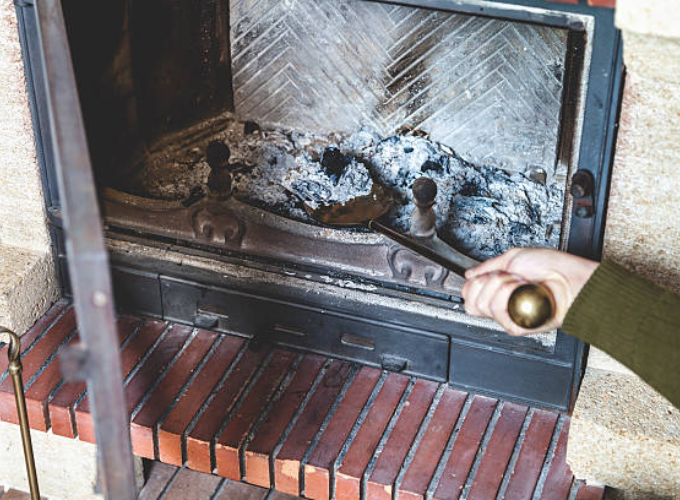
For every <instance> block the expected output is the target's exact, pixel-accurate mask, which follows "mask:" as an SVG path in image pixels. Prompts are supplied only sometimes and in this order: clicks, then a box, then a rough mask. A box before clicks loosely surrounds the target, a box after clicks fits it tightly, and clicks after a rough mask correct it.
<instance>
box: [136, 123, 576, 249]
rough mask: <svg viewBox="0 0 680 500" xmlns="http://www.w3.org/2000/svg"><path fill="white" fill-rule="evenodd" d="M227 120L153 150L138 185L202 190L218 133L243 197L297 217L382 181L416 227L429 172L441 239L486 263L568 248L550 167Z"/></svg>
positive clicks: (164, 190) (151, 193) (425, 143)
mask: <svg viewBox="0 0 680 500" xmlns="http://www.w3.org/2000/svg"><path fill="white" fill-rule="evenodd" d="M226 123H227V124H226V125H225V126H223V127H221V129H220V130H219V131H217V132H213V131H210V133H209V134H206V133H203V134H199V135H200V136H201V139H200V141H196V142H193V143H192V144H191V146H188V147H180V148H165V149H162V150H160V151H159V152H157V153H154V154H152V155H151V156H150V157H147V158H146V161H145V166H144V168H143V169H142V170H141V171H139V172H138V174H137V175H136V176H135V178H134V179H132V183H131V184H130V185H129V187H130V189H128V190H129V191H131V192H133V193H134V194H137V195H141V196H146V197H150V198H157V199H164V200H183V199H187V198H191V197H193V198H196V197H200V195H201V192H205V190H206V184H207V180H208V176H209V173H210V167H209V166H208V164H207V161H206V159H205V150H206V146H207V145H208V143H209V142H210V141H215V140H218V141H222V142H223V143H224V144H226V145H227V146H228V147H229V149H230V152H231V156H230V159H229V163H230V168H231V170H232V173H233V177H234V181H233V189H234V195H235V196H236V197H237V198H238V199H240V200H242V201H244V202H247V203H249V204H251V205H254V206H257V207H260V208H264V209H266V210H268V211H270V212H273V213H276V214H279V215H282V216H285V217H288V218H291V219H294V220H297V221H301V222H305V223H310V224H315V222H314V221H313V220H311V219H310V218H309V216H308V215H307V214H306V212H305V210H304V205H303V202H304V201H306V202H311V203H312V204H324V203H335V202H343V201H346V200H347V199H350V198H353V197H355V196H360V195H364V194H367V193H368V192H370V190H371V186H372V184H373V183H374V182H377V183H379V184H381V185H383V186H385V187H386V188H387V189H388V190H389V191H390V192H391V193H392V195H393V196H394V198H395V201H396V203H395V204H394V207H393V208H392V210H391V211H390V213H388V214H387V215H386V217H385V222H386V223H387V224H388V225H389V226H391V227H393V228H394V229H396V230H398V231H401V232H404V233H407V232H408V230H409V225H410V216H411V212H412V211H413V209H414V208H415V206H414V204H413V202H412V197H411V191H410V190H411V186H412V185H413V182H414V181H415V180H416V179H417V178H418V177H421V176H426V177H429V178H431V179H433V180H434V181H435V182H436V183H437V186H438V188H439V192H438V195H437V200H436V202H437V204H436V206H435V210H436V212H437V227H438V231H439V235H440V237H441V238H442V239H444V240H445V241H447V242H448V243H450V244H451V245H452V246H454V247H456V248H457V249H459V250H461V251H462V252H464V253H466V254H467V255H469V256H470V257H473V258H476V259H479V260H485V259H488V258H490V257H493V256H496V255H499V254H501V253H503V252H504V251H506V250H508V249H510V248H512V247H516V246H519V247H530V246H534V247H552V248H556V247H558V245H559V241H560V231H561V226H562V211H563V206H564V196H565V193H564V190H565V186H564V183H563V182H560V180H559V179H557V178H549V177H547V176H546V175H545V173H542V174H540V173H539V175H536V172H535V171H534V172H533V173H532V174H529V173H526V174H521V173H508V172H506V171H504V170H501V169H497V168H492V167H489V166H477V165H473V164H471V163H469V162H467V161H465V160H463V159H462V158H460V157H459V156H458V155H457V154H456V153H455V151H453V150H451V149H450V148H448V147H446V146H444V145H441V144H439V143H435V142H433V141H430V140H429V139H427V138H426V137H421V136H419V135H411V134H406V135H397V136H393V137H388V138H381V137H379V136H378V135H377V134H376V133H374V132H372V131H370V130H366V129H364V130H361V131H359V132H357V133H354V134H352V135H350V136H342V135H339V134H331V135H329V136H323V137H321V136H314V135H311V134H307V133H299V132H293V131H285V130H280V129H279V130H264V129H260V128H259V127H258V126H257V125H255V124H252V123H245V124H244V123H243V122H239V121H237V120H229V121H227V122H226ZM213 130H214V129H213ZM194 137H195V136H194ZM199 142H200V144H199ZM550 168H551V166H543V169H544V170H549V169H550ZM539 172H540V171H539ZM132 186H134V189H133V188H132Z"/></svg>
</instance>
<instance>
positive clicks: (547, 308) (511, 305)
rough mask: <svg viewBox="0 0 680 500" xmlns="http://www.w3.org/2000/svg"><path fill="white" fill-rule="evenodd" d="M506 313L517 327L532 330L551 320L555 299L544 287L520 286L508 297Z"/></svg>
mask: <svg viewBox="0 0 680 500" xmlns="http://www.w3.org/2000/svg"><path fill="white" fill-rule="evenodd" d="M508 313H509V314H510V318H512V321H513V322H514V323H515V324H516V325H517V326H520V327H522V328H526V329H528V330H533V329H535V328H539V327H541V326H543V325H545V324H546V323H547V322H548V321H550V320H551V319H552V317H553V315H554V314H555V298H554V297H553V295H552V293H551V292H550V290H549V289H548V288H547V287H546V286H545V285H538V284H529V285H522V286H520V287H518V288H517V289H516V290H515V291H514V292H513V293H512V295H511V296H510V300H509V301H508Z"/></svg>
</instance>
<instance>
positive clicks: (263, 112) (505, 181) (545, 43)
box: [62, 0, 618, 409]
mask: <svg viewBox="0 0 680 500" xmlns="http://www.w3.org/2000/svg"><path fill="white" fill-rule="evenodd" d="M539 3H541V5H540V6H538V7H536V6H535V5H533V4H532V5H526V6H524V5H522V6H519V7H517V6H513V5H512V2H510V3H509V4H507V5H506V4H504V3H499V2H497V3H493V4H492V3H489V2H477V1H470V2H456V5H453V3H451V2H437V3H436V5H430V4H431V2H420V1H417V0H413V1H409V2H387V1H385V2H382V1H367V0H342V1H331V0H323V1H311V0H261V1H256V2H251V1H239V0H210V1H206V2H201V3H200V5H198V4H196V3H195V2H190V1H188V0H148V1H145V2H128V1H122V0H121V1H112V2H106V5H90V4H88V3H84V2H79V1H76V0H63V2H62V7H63V12H64V19H65V23H66V28H67V35H68V43H69V47H70V51H71V56H72V60H73V65H74V70H75V74H76V80H77V85H78V92H79V97H80V101H81V106H82V111H83V116H84V122H85V132H86V134H87V139H88V146H89V150H90V151H89V153H90V156H91V159H92V165H93V169H94V173H95V181H96V184H97V188H98V193H99V199H100V203H101V207H102V212H103V216H104V220H105V224H106V230H107V233H106V237H107V243H108V246H109V250H110V252H111V258H112V262H113V275H114V281H115V285H116V295H117V299H116V301H117V305H118V306H119V307H120V308H122V309H124V310H126V311H131V312H139V313H143V314H146V315H150V316H155V317H162V318H165V319H170V320H173V321H179V322H184V323H191V324H194V325H196V326H200V327H206V328H211V329H214V330H217V331H223V332H230V333H236V334H239V335H245V336H249V337H253V338H255V340H258V341H259V340H261V341H262V342H273V343H276V344H280V345H286V346H293V347H296V348H301V349H305V350H310V351H315V352H322V353H324V354H329V355H332V356H335V357H340V358H345V359H350V360H354V361H360V362H362V363H365V364H369V365H373V366H379V367H382V368H384V369H387V370H391V371H399V372H402V373H406V374H416V375H421V376H425V377H428V378H432V379H435V380H442V381H449V382H450V383H452V384H454V385H458V386H461V387H465V388H468V389H472V390H476V391H478V392H487V393H492V394H494V395H501V396H503V397H507V398H514V399H519V400H523V401H531V402H532V403H538V404H541V405H544V406H550V407H555V408H562V409H565V408H568V406H569V404H570V402H571V401H572V400H573V393H574V390H575V382H576V381H577V380H578V377H579V372H580V366H581V356H582V354H583V346H582V345H581V344H580V343H579V342H577V341H575V340H574V339H571V338H568V337H567V336H566V335H564V334H563V333H562V332H553V333H550V334H545V335H536V336H531V337H526V338H513V337H510V336H508V335H506V334H505V333H504V332H503V331H502V330H501V329H500V327H498V326H497V325H496V324H494V323H492V322H490V321H486V320H479V319H475V318H471V317H469V316H467V315H466V314H465V312H464V307H463V304H462V300H461V298H460V289H461V287H462V284H463V283H464V279H463V278H462V277H460V276H458V275H456V274H455V273H452V272H449V271H447V270H445V269H443V268H441V267H440V266H438V265H436V264H433V263H432V262H430V261H428V260H426V259H424V258H422V257H420V256H418V255H415V254H413V253H412V252H410V251H409V250H407V249H405V248H403V247H400V246H399V245H397V244H395V243H393V242H391V241H388V240H386V239H385V238H383V237H382V236H380V235H377V234H375V233H373V232H371V231H366V230H354V229H332V228H329V227H326V226H323V225H320V224H318V223H316V222H315V221H314V220H312V219H311V218H310V216H309V215H308V213H307V211H306V209H305V205H310V206H320V205H324V204H329V203H335V202H339V203H342V202H344V201H347V200H348V199H351V198H352V197H354V196H357V195H366V194H368V193H370V192H371V189H372V187H373V186H374V185H379V186H382V187H384V188H385V189H386V190H387V191H388V192H389V194H390V195H391V197H392V198H393V199H394V204H393V206H392V208H391V210H390V212H389V213H388V214H387V215H386V216H385V217H384V219H383V222H385V223H386V224H387V225H389V226H390V227H391V228H393V229H395V230H397V231H398V232H400V233H402V234H409V230H410V226H411V222H412V213H413V211H414V208H415V204H414V200H413V195H412V193H411V189H412V187H413V184H414V182H415V181H416V180H417V179H419V178H422V177H425V178H428V179H431V180H433V181H434V182H435V183H436V185H437V188H438V191H437V196H436V200H435V201H436V204H435V213H436V221H437V222H436V228H437V233H438V236H439V237H440V238H441V239H442V240H443V241H444V242H445V243H446V244H448V245H449V246H450V247H452V248H454V249H456V250H458V251H460V252H462V253H463V254H465V255H466V256H468V257H470V258H472V259H475V260H477V261H483V260H486V259H488V258H491V257H493V256H496V255H499V254H501V253H503V252H504V251H506V250H507V249H509V248H512V247H515V246H540V247H550V248H558V249H563V250H571V251H576V252H578V253H581V254H586V253H588V252H597V251H598V250H597V248H598V247H599V245H600V243H599V241H600V237H599V236H598V235H597V234H595V233H596V232H597V231H598V229H597V227H600V226H599V224H601V217H602V214H601V213H600V211H601V210H603V209H604V206H605V200H604V199H599V200H598V201H597V202H596V203H591V204H590V205H588V204H587V198H588V196H585V197H583V196H580V195H579V197H578V199H577V200H575V199H574V198H573V197H572V195H571V191H570V188H571V183H572V181H571V179H572V175H573V174H574V173H575V172H576V171H577V170H583V169H582V168H581V167H582V166H583V165H582V163H581V161H583V158H582V157H583V155H581V146H582V144H581V143H582V140H581V139H582V136H583V134H584V129H586V128H587V126H590V125H588V123H589V121H588V120H589V118H588V114H587V112H586V108H587V106H586V99H587V97H588V95H589V92H590V89H591V87H592V81H591V74H592V67H593V65H594V64H605V65H606V62H607V61H611V60H615V59H616V58H617V57H618V56H617V53H616V51H615V50H613V49H612V50H611V54H606V55H603V54H599V53H598V54H595V55H594V53H593V50H594V47H595V39H594V33H595V26H596V23H595V17H593V16H589V15H587V14H585V13H583V12H581V10H582V9H580V8H579V7H573V8H572V7H571V6H562V5H557V4H547V3H544V2H539ZM468 4H469V5H468ZM598 15H599V14H598ZM597 26H598V28H599V27H600V26H604V27H606V25H604V24H602V25H600V24H597ZM604 27H603V29H605V28H604ZM607 29H608V28H607ZM612 30H613V28H612ZM607 36H610V37H611V38H612V40H615V38H616V37H615V35H614V34H613V31H612V33H610V34H609V35H607ZM601 43H602V42H601ZM616 43H617V42H612V47H614V48H615V47H617V45H616ZM596 56H597V57H596ZM603 59H604V60H605V61H604V62H602V60H603ZM610 64H612V63H611V62H610ZM597 75H600V74H599V73H598V74H597ZM608 85H609V86H611V85H612V84H611V83H608ZM611 97H612V96H611V95H610V96H609V99H610V100H611ZM591 121H592V120H591ZM605 122H606V119H604V118H603V119H602V124H604V123H605ZM603 130H604V125H603ZM603 134H604V135H603V136H595V139H593V140H598V141H601V143H602V145H603V146H604V147H605V148H606V147H609V146H608V144H609V145H610V144H611V137H607V136H606V134H605V133H604V132H603ZM589 140H590V139H589ZM607 141H609V142H607ZM598 144H599V143H598ZM598 147H599V146H598ZM591 168H597V169H604V170H605V172H608V170H607V169H608V168H609V167H608V165H605V164H604V163H602V164H600V165H592V166H591ZM594 173H595V176H594V178H591V177H588V176H587V175H586V178H587V179H586V180H587V181H589V182H595V183H596V185H593V186H590V185H589V186H586V187H587V188H592V189H590V190H587V191H588V193H589V196H590V195H591V194H593V192H594V191H595V190H599V189H601V183H602V182H604V185H606V181H607V179H608V173H605V174H603V175H601V174H600V170H595V172H594ZM597 183H600V184H597ZM598 192H600V191H598ZM582 198H583V199H582ZM591 201H592V200H591ZM575 205H578V207H579V208H584V210H586V212H581V215H580V216H579V217H575V216H572V213H574V212H575V210H574V206H575ZM586 205H587V206H586ZM593 235H594V236H593ZM367 346H368V347H367ZM548 376H549V378H550V382H549V383H545V378H546V377H548Z"/></svg>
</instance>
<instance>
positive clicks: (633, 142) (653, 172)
mask: <svg viewBox="0 0 680 500" xmlns="http://www.w3.org/2000/svg"><path fill="white" fill-rule="evenodd" d="M677 7H678V6H677V5H675V2H674V0H650V1H646V2H640V1H639V0H618V4H617V11H616V20H617V25H618V26H619V27H620V28H621V29H622V30H623V37H624V59H625V64H626V68H627V78H626V86H625V91H624V99H623V107H622V113H621V122H620V128H619V137H618V145H617V152H616V159H615V164H614V171H613V178H612V186H611V196H610V202H609V212H608V220H607V229H606V235H605V249H604V254H605V257H606V258H609V259H613V260H615V261H617V262H619V263H620V264H622V265H624V266H625V267H627V268H628V269H630V270H632V271H634V272H636V273H638V274H640V275H642V276H645V277H647V278H648V279H650V280H652V281H654V282H656V283H658V284H659V285H661V286H664V287H666V288H668V289H670V290H673V291H675V292H680V245H678V241H680V222H679V221H680V218H679V217H678V216H677V214H680V189H679V186H680V184H679V181H678V167H679V166H680V141H679V140H678V138H679V137H680V10H679V9H678V8H677ZM568 462H569V463H570V465H571V466H572V468H573V470H574V471H575V472H576V473H577V474H578V475H579V477H585V478H588V479H593V480H597V481H600V482H603V483H606V484H607V485H610V486H612V487H616V488H621V489H625V490H627V491H629V492H631V493H635V492H638V493H640V492H652V493H656V494H663V495H670V496H672V497H673V498H677V497H680V474H678V471H679V470H680V411H679V410H678V409H676V408H673V407H672V405H670V403H668V401H666V400H665V399H664V398H663V397H661V396H660V395H658V394H657V393H656V392H655V391H654V390H653V389H651V388H650V387H649V386H648V385H647V384H646V383H644V382H643V381H642V380H640V378H639V377H637V376H636V375H635V374H633V373H632V372H631V371H629V370H628V369H626V368H625V367H623V366H621V365H620V364H618V363H617V362H615V361H614V360H612V359H611V358H610V357H609V356H607V355H606V354H604V353H602V352H601V351H598V350H596V349H592V350H591V355H590V358H589V361H588V369H587V372H586V376H585V378H584V379H583V384H582V387H581V391H580V394H579V398H578V401H577V404H576V408H575V410H574V413H573V420H572V432H571V435H570V442H569V455H568Z"/></svg>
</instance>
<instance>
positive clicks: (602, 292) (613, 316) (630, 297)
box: [563, 261, 680, 408]
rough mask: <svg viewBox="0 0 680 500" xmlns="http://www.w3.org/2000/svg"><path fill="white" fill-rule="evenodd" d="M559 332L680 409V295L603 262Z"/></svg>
mask: <svg viewBox="0 0 680 500" xmlns="http://www.w3.org/2000/svg"><path fill="white" fill-rule="evenodd" d="M563 329H564V331H565V332H567V333H568V334H570V335H572V336H574V337H578V338H580V339H581V340H584V341H585V342H588V343H590V344H592V345H594V346H596V347H598V348H600V349H602V350H603V351H605V352H606V353H608V354H609V355H610V356H612V357H613V358H615V359H617V360H618V361H620V362H621V363H623V364H624V365H626V366H628V367H629V368H630V369H631V370H633V371H634V372H635V373H637V374H638V375H639V376H640V377H641V378H642V379H643V380H645V381H646V382H647V383H648V384H649V385H651V386H652V387H654V388H655V389H656V390H657V391H659V392H660V393H661V394H662V395H664V396H665V397H666V398H667V399H668V400H669V401H670V402H671V403H673V404H674V405H675V406H676V407H679V408H680V296H678V295H675V294H673V293H671V292H669V291H666V290H664V289H663V288H660V287H658V286H656V285H653V284H652V283H649V282H648V281H645V280H643V279H641V278H639V277H637V276H635V275H633V274H631V273H630V272H628V271H626V270H625V269H623V268H622V267H621V266H618V265H617V264H614V263H612V262H607V261H605V262H603V263H602V264H601V265H600V266H599V267H598V269H597V271H595V273H594V274H593V276H592V277H591V278H590V280H589V281H588V282H587V283H586V285H585V286H584V287H583V289H582V290H581V292H580V293H579V295H578V297H577V298H576V300H575V301H574V304H573V305H572V306H571V309H570V310H569V312H568V313H567V317H566V318H565V320H564V324H563Z"/></svg>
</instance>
